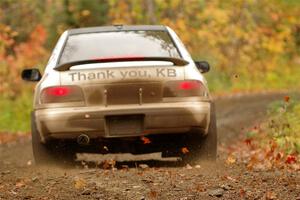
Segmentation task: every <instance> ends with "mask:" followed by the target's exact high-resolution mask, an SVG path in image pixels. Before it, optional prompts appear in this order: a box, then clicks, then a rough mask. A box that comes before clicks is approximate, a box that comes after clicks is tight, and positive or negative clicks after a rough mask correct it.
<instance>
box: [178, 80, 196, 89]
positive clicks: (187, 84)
mask: <svg viewBox="0 0 300 200" xmlns="http://www.w3.org/2000/svg"><path fill="white" fill-rule="evenodd" d="M200 87H201V83H200V82H199V81H183V82H180V83H179V88H180V89H182V90H194V89H200Z"/></svg>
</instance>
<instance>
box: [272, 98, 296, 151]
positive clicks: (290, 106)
mask: <svg viewBox="0 0 300 200" xmlns="http://www.w3.org/2000/svg"><path fill="white" fill-rule="evenodd" d="M269 116H270V117H269V120H268V124H267V127H266V132H267V134H268V136H269V137H271V138H273V139H274V140H275V142H276V143H277V145H278V146H279V148H280V149H282V150H283V151H284V152H285V153H286V154H294V153H297V154H300V101H299V99H297V97H296V96H292V97H289V96H286V97H285V99H284V101H283V102H282V101H279V102H278V101H277V102H274V103H272V104H271V105H270V108H269Z"/></svg>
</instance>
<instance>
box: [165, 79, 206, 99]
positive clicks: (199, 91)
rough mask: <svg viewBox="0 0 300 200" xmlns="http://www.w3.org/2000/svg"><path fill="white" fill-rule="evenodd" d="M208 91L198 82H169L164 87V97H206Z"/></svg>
mask: <svg viewBox="0 0 300 200" xmlns="http://www.w3.org/2000/svg"><path fill="white" fill-rule="evenodd" d="M205 93H206V89H205V87H204V86H203V84H202V82H200V81H198V80H185V81H168V82H166V83H165V85H164V97H192V96H205Z"/></svg>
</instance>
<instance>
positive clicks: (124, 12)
mask: <svg viewBox="0 0 300 200" xmlns="http://www.w3.org/2000/svg"><path fill="white" fill-rule="evenodd" d="M119 23H122V24H163V25H167V26H170V27H171V28H173V29H174V30H175V31H176V32H177V34H178V35H179V37H180V38H181V39H182V40H183V42H184V43H185V45H186V46H187V48H188V49H189V50H190V52H191V53H192V55H193V57H194V58H195V60H207V61H209V62H210V63H211V65H212V71H211V72H209V73H208V74H207V75H206V77H207V79H208V81H209V86H210V89H211V90H212V91H213V92H214V93H224V92H241V91H250V92H251V91H260V90H281V89H296V88H299V86H300V84H299V78H300V70H299V67H300V1H299V0H232V1H222V0H188V1H183V0H143V1H140V0H22V1H18V0H1V1H0V112H1V114H0V131H10V132H17V131H28V130H29V126H30V123H29V120H30V119H29V113H30V111H31V104H32V91H33V87H34V85H33V84H30V83H25V82H23V81H22V80H21V79H20V73H21V71H22V69H24V68H31V67H37V66H38V67H39V68H40V69H43V68H44V66H45V64H46V63H47V59H48V57H49V54H50V53H51V50H52V48H53V47H54V45H55V43H56V41H57V39H58V37H59V35H60V34H61V33H62V32H63V31H65V30H66V29H68V28H77V27H87V26H101V25H111V24H119Z"/></svg>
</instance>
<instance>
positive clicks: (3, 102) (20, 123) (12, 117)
mask: <svg viewBox="0 0 300 200" xmlns="http://www.w3.org/2000/svg"><path fill="white" fill-rule="evenodd" d="M0 107H1V115H0V132H9V133H10V132H18V131H22V132H28V131H29V130H30V112H31V110H32V95H31V93H24V94H23V95H21V96H20V97H19V98H17V99H15V100H13V101H12V100H9V99H7V98H2V97H1V98H0Z"/></svg>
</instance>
